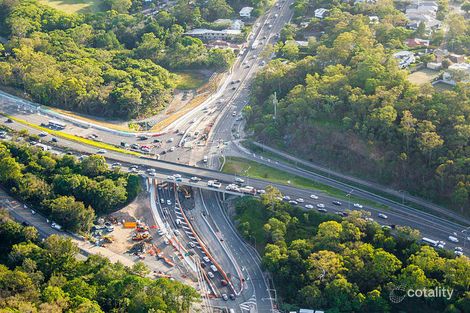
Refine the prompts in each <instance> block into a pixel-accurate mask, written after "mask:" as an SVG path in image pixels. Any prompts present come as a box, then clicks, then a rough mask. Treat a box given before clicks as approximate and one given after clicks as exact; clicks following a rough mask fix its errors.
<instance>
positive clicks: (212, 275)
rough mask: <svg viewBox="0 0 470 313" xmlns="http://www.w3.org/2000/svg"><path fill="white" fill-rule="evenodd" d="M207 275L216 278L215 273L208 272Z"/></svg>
mask: <svg viewBox="0 0 470 313" xmlns="http://www.w3.org/2000/svg"><path fill="white" fill-rule="evenodd" d="M207 276H209V278H214V277H215V276H214V274H213V273H212V272H207Z"/></svg>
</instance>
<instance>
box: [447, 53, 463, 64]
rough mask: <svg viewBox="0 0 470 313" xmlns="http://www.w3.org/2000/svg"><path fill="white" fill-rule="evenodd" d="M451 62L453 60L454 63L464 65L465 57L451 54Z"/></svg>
mask: <svg viewBox="0 0 470 313" xmlns="http://www.w3.org/2000/svg"><path fill="white" fill-rule="evenodd" d="M449 60H451V61H452V63H464V62H465V56H464V55H461V54H455V53H451V54H449Z"/></svg>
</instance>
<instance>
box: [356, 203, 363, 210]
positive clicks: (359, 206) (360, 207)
mask: <svg viewBox="0 0 470 313" xmlns="http://www.w3.org/2000/svg"><path fill="white" fill-rule="evenodd" d="M354 207H355V208H359V209H362V208H363V207H364V206H363V205H362V204H359V203H354Z"/></svg>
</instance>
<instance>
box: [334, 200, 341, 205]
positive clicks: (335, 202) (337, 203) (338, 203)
mask: <svg viewBox="0 0 470 313" xmlns="http://www.w3.org/2000/svg"><path fill="white" fill-rule="evenodd" d="M333 204H334V205H341V202H339V201H333Z"/></svg>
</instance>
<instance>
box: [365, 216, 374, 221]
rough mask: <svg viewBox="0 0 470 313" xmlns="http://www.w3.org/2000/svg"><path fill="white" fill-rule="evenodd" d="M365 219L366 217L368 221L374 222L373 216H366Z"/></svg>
mask: <svg viewBox="0 0 470 313" xmlns="http://www.w3.org/2000/svg"><path fill="white" fill-rule="evenodd" d="M364 219H365V220H366V221H368V222H373V221H374V219H373V218H372V217H366V218H364Z"/></svg>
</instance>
